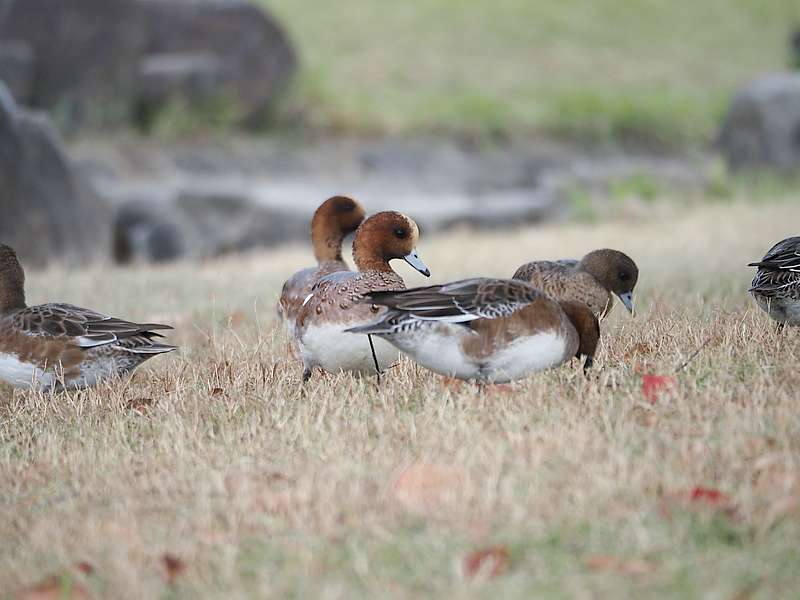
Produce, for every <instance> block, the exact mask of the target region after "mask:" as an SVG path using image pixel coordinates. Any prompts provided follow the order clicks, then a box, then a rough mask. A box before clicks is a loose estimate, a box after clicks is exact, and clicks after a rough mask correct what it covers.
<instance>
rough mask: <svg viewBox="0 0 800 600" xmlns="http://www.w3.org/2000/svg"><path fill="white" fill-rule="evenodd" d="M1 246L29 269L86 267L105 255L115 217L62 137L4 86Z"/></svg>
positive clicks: (0, 102) (0, 105)
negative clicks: (54, 264) (80, 172)
mask: <svg viewBox="0 0 800 600" xmlns="http://www.w3.org/2000/svg"><path fill="white" fill-rule="evenodd" d="M0 190H2V193H0V209H1V210H2V218H0V241H2V243H6V244H9V245H11V246H13V247H14V248H15V249H16V250H17V252H18V253H19V255H20V257H21V258H22V260H23V261H24V262H25V263H26V264H33V265H44V264H45V263H47V262H50V261H52V260H56V261H59V262H73V263H74V262H83V261H86V260H88V259H90V258H93V257H95V256H98V255H99V254H101V253H102V252H104V251H105V249H106V247H107V242H108V223H109V216H110V215H109V212H108V211H107V209H106V205H105V204H104V203H103V202H102V201H100V200H99V199H98V198H97V197H96V196H95V195H94V194H93V193H91V192H90V191H89V189H88V186H87V185H84V183H83V182H82V181H81V180H79V179H78V178H77V177H76V176H75V174H74V173H73V170H72V167H71V165H70V163H69V161H68V159H67V157H66V154H65V152H64V149H63V146H62V143H61V139H60V138H59V135H58V132H57V131H56V130H55V128H54V127H53V126H52V124H51V123H50V121H49V120H48V119H47V117H46V116H45V115H44V114H42V113H36V112H30V111H27V110H24V109H20V108H18V107H17V106H16V104H15V103H14V100H13V99H12V98H11V95H10V93H9V92H8V90H7V89H6V87H5V86H4V85H2V83H0Z"/></svg>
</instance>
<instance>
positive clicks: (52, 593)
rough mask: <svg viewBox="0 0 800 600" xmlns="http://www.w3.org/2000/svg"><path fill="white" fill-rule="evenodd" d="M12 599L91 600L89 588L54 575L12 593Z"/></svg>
mask: <svg viewBox="0 0 800 600" xmlns="http://www.w3.org/2000/svg"><path fill="white" fill-rule="evenodd" d="M13 597H14V600H91V597H92V596H91V594H90V593H89V589H88V588H87V587H86V586H85V585H81V584H80V583H77V582H75V581H72V580H70V579H67V578H65V577H61V576H58V575H54V576H52V577H48V578H47V579H44V580H42V581H40V582H39V583H37V584H35V585H32V586H30V587H27V588H24V589H21V590H19V591H18V592H17V593H16V594H14V596H13Z"/></svg>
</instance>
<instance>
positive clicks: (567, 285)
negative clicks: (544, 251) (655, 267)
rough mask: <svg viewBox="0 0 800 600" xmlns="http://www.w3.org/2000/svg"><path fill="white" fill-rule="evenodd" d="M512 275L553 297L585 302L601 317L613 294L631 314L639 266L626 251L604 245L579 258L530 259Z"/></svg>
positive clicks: (605, 312)
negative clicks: (556, 259)
mask: <svg viewBox="0 0 800 600" xmlns="http://www.w3.org/2000/svg"><path fill="white" fill-rule="evenodd" d="M514 279H521V280H522V281H527V282H528V283H531V284H533V286H534V287H537V288H539V289H540V290H542V291H543V292H545V293H546V294H548V295H550V296H551V297H553V298H555V299H556V300H574V301H576V302H584V303H586V304H588V305H589V308H590V309H591V310H592V312H593V313H594V314H595V315H596V316H597V318H598V319H603V318H604V317H605V316H606V315H607V314H608V313H609V312H610V311H611V308H612V306H613V304H614V295H616V296H617V297H618V298H619V299H620V300H621V301H622V304H624V305H625V308H627V309H628V312H630V313H631V314H633V288H634V287H635V286H636V281H637V280H638V279H639V268H638V267H637V266H636V263H635V262H633V259H631V258H630V257H629V256H628V255H627V254H624V253H622V252H620V251H619V250H610V249H607V248H605V249H602V250H594V251H592V252H589V254H587V255H586V256H584V257H583V258H582V259H581V260H579V261H578V260H559V261H548V260H541V261H534V262H529V263H527V264H524V265H522V266H521V267H520V268H519V269H517V271H516V272H515V273H514ZM612 294H613V295H612Z"/></svg>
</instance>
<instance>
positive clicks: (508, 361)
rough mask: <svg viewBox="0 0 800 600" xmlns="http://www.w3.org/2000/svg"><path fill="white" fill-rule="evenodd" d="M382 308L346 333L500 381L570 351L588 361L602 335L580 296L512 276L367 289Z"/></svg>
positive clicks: (559, 360) (437, 365)
mask: <svg viewBox="0 0 800 600" xmlns="http://www.w3.org/2000/svg"><path fill="white" fill-rule="evenodd" d="M362 301H363V302H368V303H372V304H373V305H376V306H381V307H386V308H387V309H388V310H387V312H385V313H384V314H383V315H382V316H380V317H379V318H378V319H376V320H374V321H373V322H372V323H368V324H366V325H360V326H356V327H351V328H349V329H348V330H347V331H349V332H351V333H366V334H370V335H374V336H378V337H380V338H383V339H384V340H386V341H388V342H391V343H392V344H394V345H395V346H397V347H398V348H399V349H400V350H402V351H403V352H405V353H406V354H408V355H409V356H410V357H411V358H412V359H413V360H415V361H416V362H418V363H419V364H421V365H422V366H424V367H426V368H428V369H430V370H431V371H434V372H436V373H440V374H442V375H446V376H448V377H456V378H458V379H468V380H477V381H480V382H489V383H505V382H508V381H513V380H516V379H521V378H522V377H525V376H527V375H529V374H531V373H534V372H536V371H542V370H544V369H550V368H552V367H556V366H558V365H560V364H563V363H565V362H566V361H568V360H570V359H571V358H573V357H576V356H577V357H580V356H585V357H586V363H585V365H584V368H585V369H588V368H589V367H591V365H592V362H593V360H594V353H595V351H596V349H597V345H598V342H599V340H600V327H599V325H598V322H597V318H596V317H595V316H594V314H593V313H592V311H591V310H590V309H589V307H588V306H587V305H586V304H585V303H583V302H572V301H562V302H556V301H555V300H553V299H551V298H550V297H548V296H547V295H545V294H544V293H542V292H541V291H539V290H537V289H536V288H535V287H533V286H532V285H530V284H528V283H525V282H523V281H517V280H512V279H485V278H478V279H464V280H461V281H454V282H452V283H446V284H444V285H433V286H428V287H420V288H414V289H410V290H405V291H394V292H371V293H369V294H366V295H365V296H364V299H363V300H362Z"/></svg>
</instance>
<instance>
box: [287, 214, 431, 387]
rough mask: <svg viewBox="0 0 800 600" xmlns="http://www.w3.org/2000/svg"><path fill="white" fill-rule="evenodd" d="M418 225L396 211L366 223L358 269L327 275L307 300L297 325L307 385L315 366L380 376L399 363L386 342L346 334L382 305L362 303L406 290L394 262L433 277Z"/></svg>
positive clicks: (356, 243)
mask: <svg viewBox="0 0 800 600" xmlns="http://www.w3.org/2000/svg"><path fill="white" fill-rule="evenodd" d="M418 240H419V227H418V226H417V224H416V223H415V222H414V221H413V220H412V219H411V218H410V217H408V216H406V215H404V214H402V213H399V212H396V211H384V212H379V213H376V214H374V215H372V216H370V217H369V218H368V219H366V220H365V221H364V222H363V223H362V224H361V225H360V226H359V228H358V229H357V230H356V234H355V237H354V238H353V258H354V261H355V264H356V268H357V269H358V271H338V272H335V273H331V274H330V275H326V276H324V277H322V278H321V279H320V280H319V281H318V282H317V283H316V285H314V287H313V288H312V291H311V293H310V294H309V295H308V296H307V297H306V298H305V300H304V302H303V306H302V308H301V310H300V313H299V315H298V317H297V322H296V324H295V336H296V340H297V344H298V348H299V350H300V356H301V358H302V360H303V381H308V379H309V378H310V377H311V373H312V371H313V369H314V368H315V367H320V368H322V369H323V370H324V371H327V372H330V373H336V372H342V371H349V372H353V373H356V374H360V375H368V374H375V373H377V374H378V375H379V374H380V372H381V371H382V370H384V369H385V368H387V367H389V366H390V365H392V364H393V363H395V362H396V361H397V359H398V357H399V351H398V350H397V349H396V348H395V347H394V346H392V345H391V344H389V343H388V342H384V341H383V340H380V339H378V340H374V343H373V340H372V339H371V338H370V339H366V338H365V336H360V335H352V334H350V333H346V332H345V330H346V329H347V328H350V327H355V326H357V325H363V324H366V323H368V322H370V321H372V320H373V319H374V318H375V317H376V316H379V315H380V313H381V310H382V309H381V308H380V307H378V306H374V305H373V306H369V305H366V304H364V303H362V302H360V300H361V298H362V297H363V296H364V295H365V294H368V293H370V292H378V291H385V290H401V289H405V283H404V282H403V278H402V277H400V275H398V274H397V273H396V272H395V271H394V270H393V269H392V267H391V265H390V264H389V263H390V261H391V260H393V259H402V260H404V261H405V262H407V263H408V264H409V265H411V266H412V267H413V268H414V269H416V270H417V271H419V272H420V273H422V274H423V275H425V276H426V277H430V274H431V273H430V270H429V269H428V267H427V266H425V263H424V262H423V261H422V259H421V258H420V257H419V254H418V253H417V250H416V245H417V241H418Z"/></svg>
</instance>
